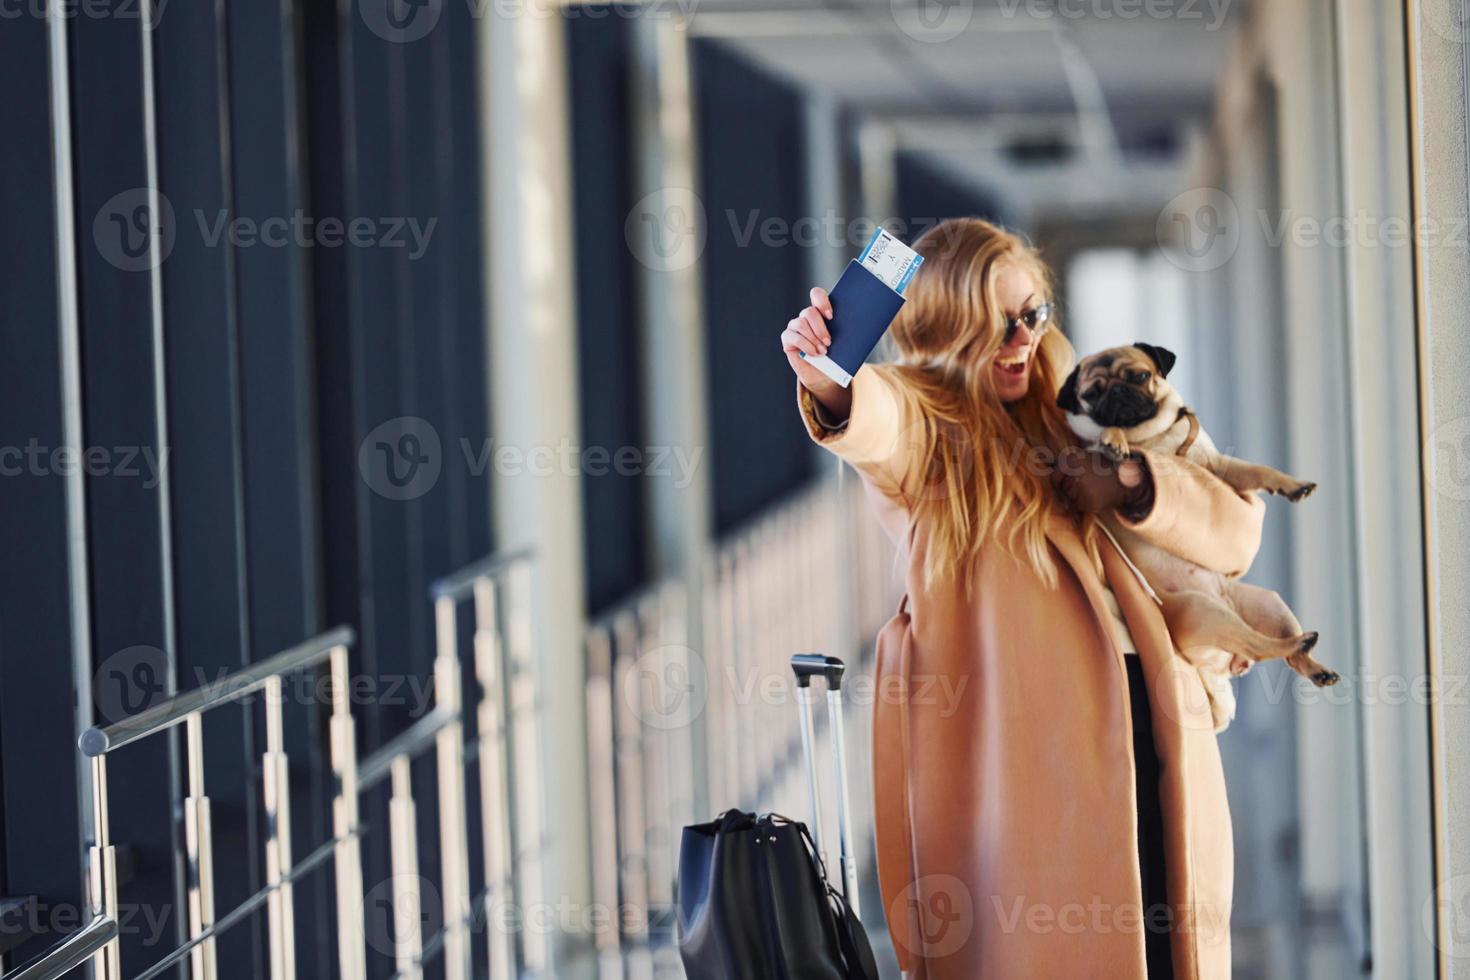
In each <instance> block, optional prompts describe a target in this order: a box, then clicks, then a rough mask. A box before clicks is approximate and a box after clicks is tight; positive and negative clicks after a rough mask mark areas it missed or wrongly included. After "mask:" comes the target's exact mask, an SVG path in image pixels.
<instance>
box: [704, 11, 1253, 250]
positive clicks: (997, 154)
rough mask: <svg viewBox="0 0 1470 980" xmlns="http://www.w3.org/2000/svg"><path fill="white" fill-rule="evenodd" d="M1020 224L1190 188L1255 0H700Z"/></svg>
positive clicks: (718, 29) (733, 35) (774, 68)
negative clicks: (1194, 161) (1187, 178)
mask: <svg viewBox="0 0 1470 980" xmlns="http://www.w3.org/2000/svg"><path fill="white" fill-rule="evenodd" d="M684 2H685V3H686V4H693V6H692V7H691V8H688V9H692V11H693V13H692V16H691V17H690V25H691V29H692V31H693V32H694V33H695V34H696V35H697V36H702V37H712V38H718V39H720V40H721V42H722V43H725V44H728V45H730V46H732V47H734V48H735V49H736V50H738V51H739V52H741V53H742V54H743V55H744V56H745V57H747V58H748V59H750V60H751V61H753V62H755V63H756V64H758V65H761V66H762V67H763V68H765V69H766V70H768V71H770V72H771V73H772V74H774V75H776V76H778V77H780V78H782V79H783V80H785V81H787V82H788V83H790V84H792V85H794V86H796V87H797V88H799V89H801V90H803V91H810V92H815V93H822V94H824V95H826V96H828V97H830V98H832V99H834V100H836V101H838V102H840V103H841V104H842V105H844V106H846V107H848V108H850V109H852V110H854V112H855V114H856V117H857V118H858V119H859V120H860V121H861V122H862V123H863V124H865V125H869V126H879V127H886V128H887V129H888V130H890V131H891V138H892V139H893V140H894V142H895V143H896V145H897V146H898V148H899V149H900V150H903V151H906V152H912V153H917V154H921V155H923V156H925V157H927V158H928V159H929V162H931V163H932V164H933V165H934V166H937V167H939V168H942V169H943V170H945V171H947V172H948V173H950V174H951V175H952V176H954V177H955V178H957V179H960V180H963V181H967V182H969V183H970V184H972V185H973V186H975V187H976V189H977V190H979V191H982V192H984V193H986V194H988V195H990V196H992V197H996V198H999V199H1001V200H1003V201H1005V202H1007V209H1008V214H1009V216H1010V217H1011V220H1013V221H1017V222H1018V223H1033V222H1037V221H1047V220H1066V219H1068V218H1069V217H1076V218H1086V219H1089V220H1095V219H1097V218H1100V217H1101V218H1106V217H1109V216H1116V217H1130V218H1131V217H1137V216H1138V215H1139V214H1142V213H1144V212H1148V211H1150V210H1152V211H1153V212H1155V213H1156V212H1157V210H1158V209H1159V208H1160V207H1161V206H1162V205H1163V204H1164V203H1165V202H1167V200H1168V199H1169V198H1170V197H1172V196H1173V194H1174V193H1176V192H1177V190H1178V189H1182V183H1183V180H1184V168H1185V167H1186V155H1187V152H1186V151H1187V147H1188V146H1189V144H1190V136H1191V134H1192V133H1197V132H1199V131H1200V130H1201V129H1202V128H1203V127H1204V126H1205V124H1206V123H1207V121H1208V118H1209V114H1210V112H1211V109H1212V107H1213V105H1214V99H1215V94H1214V92H1215V81H1216V79H1217V78H1218V77H1219V75H1220V72H1221V70H1222V68H1223V67H1224V64H1225V59H1226V56H1227V52H1228V49H1229V45H1230V41H1231V38H1232V36H1233V35H1234V33H1235V31H1236V30H1237V29H1238V28H1239V25H1240V22H1241V20H1242V18H1243V16H1244V9H1245V5H1244V3H1243V2H1242V0H775V2H772V0H684Z"/></svg>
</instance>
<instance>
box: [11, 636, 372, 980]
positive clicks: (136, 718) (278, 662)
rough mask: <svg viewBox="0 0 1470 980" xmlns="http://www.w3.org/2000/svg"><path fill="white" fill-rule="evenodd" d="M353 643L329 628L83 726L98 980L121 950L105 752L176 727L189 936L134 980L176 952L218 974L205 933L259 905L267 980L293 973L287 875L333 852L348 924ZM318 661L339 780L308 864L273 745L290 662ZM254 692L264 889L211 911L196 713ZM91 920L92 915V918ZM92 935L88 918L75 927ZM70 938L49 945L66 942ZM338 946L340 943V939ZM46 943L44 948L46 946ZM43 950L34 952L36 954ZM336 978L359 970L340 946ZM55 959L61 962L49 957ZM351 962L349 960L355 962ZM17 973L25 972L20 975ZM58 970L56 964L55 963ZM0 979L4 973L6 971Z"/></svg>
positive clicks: (115, 975)
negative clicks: (181, 761)
mask: <svg viewBox="0 0 1470 980" xmlns="http://www.w3.org/2000/svg"><path fill="white" fill-rule="evenodd" d="M353 641H354V634H353V632H352V630H351V629H349V628H348V627H345V626H341V627H338V628H336V629H334V630H331V631H329V632H327V633H323V634H322V635H321V636H318V637H315V638H313V639H311V640H308V641H306V642H305V643H302V644H299V645H297V646H294V647H292V648H290V649H289V650H285V651H283V652H281V653H278V654H276V655H275V656H273V657H270V658H268V659H266V660H263V661H261V662H260V663H258V664H252V665H251V666H249V667H246V668H244V669H242V670H239V671H236V672H235V673H233V674H230V675H229V676H227V677H225V678H223V679H222V680H220V681H218V682H216V683H211V684H205V685H203V686H201V687H198V688H195V689H194V690H191V691H186V692H183V693H181V694H177V695H175V696H173V697H171V698H169V699H167V700H166V701H163V702H162V703H160V704H157V705H155V706H153V707H152V708H149V709H148V710H146V711H143V712H140V713H139V714H136V715H133V716H131V717H129V718H125V719H123V720H122V721H119V722H117V723H116V724H113V725H108V726H106V727H103V728H89V729H88V730H87V731H85V732H83V733H82V736H81V738H80V739H79V740H78V743H79V746H80V748H81V750H82V753H83V755H85V756H87V757H88V758H89V759H91V767H90V768H91V779H92V808H93V813H92V832H93V840H92V845H91V849H90V851H89V852H88V860H87V870H88V900H89V903H90V905H91V906H92V908H93V912H94V915H95V916H97V919H98V920H100V921H102V922H105V923H111V924H112V930H111V935H110V937H109V938H107V939H106V940H105V941H104V942H102V943H101V944H100V945H99V946H98V947H97V948H96V949H95V951H94V952H93V954H92V955H93V965H94V975H95V976H96V977H98V978H101V980H122V975H123V974H122V962H121V950H120V945H119V942H118V938H117V929H116V923H117V917H118V896H117V852H116V848H115V846H114V845H113V843H112V840H111V834H110V830H109V824H108V790H107V757H108V755H109V754H110V753H112V752H115V751H116V750H118V749H120V748H122V747H123V746H125V745H130V744H132V743H133V742H137V741H139V740H141V739H144V738H148V737H150V736H154V735H158V734H161V733H163V732H166V731H168V730H170V729H172V728H174V727H175V726H177V725H183V726H184V732H185V746H186V748H185V763H186V764H185V771H186V774H187V783H188V796H187V797H185V799H184V801H183V813H184V849H185V854H184V859H185V887H186V890H187V896H186V897H187V905H188V915H189V940H188V942H186V943H184V944H183V945H182V946H180V947H178V948H177V949H175V950H174V951H173V952H171V953H169V954H167V955H166V956H164V957H163V958H162V959H161V960H159V961H158V962H157V963H155V964H153V965H152V966H151V967H149V968H148V969H147V970H146V971H144V972H142V973H139V974H136V977H137V978H141V980H146V978H149V977H153V976H157V975H159V974H161V973H163V972H164V971H166V970H168V969H170V968H171V967H174V966H175V965H177V964H178V963H179V962H181V961H182V960H183V959H185V958H186V957H187V958H188V959H190V961H191V973H192V975H193V977H195V978H196V980H214V978H215V977H216V976H217V975H218V968H217V964H216V962H215V942H214V940H215V937H216V936H217V935H219V933H221V932H223V931H224V930H225V929H227V928H229V927H230V926H232V925H235V924H236V923H238V922H240V921H242V920H243V919H244V918H245V917H246V916H247V915H248V914H249V913H250V912H252V911H254V910H255V909H256V908H258V907H259V906H260V905H261V904H262V903H264V904H267V905H268V906H269V916H268V919H269V936H270V958H271V976H272V978H273V980H292V978H294V976H295V941H294V936H293V930H292V923H293V921H294V920H293V907H292V882H293V881H295V879H296V877H298V876H299V874H302V873H305V871H307V870H310V869H312V868H314V867H316V866H317V865H319V864H321V863H323V862H324V861H325V860H326V859H327V858H328V857H331V858H333V859H334V865H335V867H336V871H337V895H338V920H339V926H340V927H341V928H343V929H347V928H349V923H350V921H351V919H352V914H351V913H352V906H353V900H352V899H351V897H350V896H353V895H361V866H360V860H359V856H358V849H357V848H358V845H357V820H356V811H355V808H349V807H347V806H345V800H344V797H346V796H348V795H349V791H350V787H351V786H352V785H353V783H354V775H353V774H354V772H355V767H356V739H355V738H354V737H353V731H352V716H351V713H350V711H349V708H348V702H347V697H348V694H347V692H348V689H349V685H348V672H347V651H348V649H349V648H350V647H351V645H352V643H353ZM323 663H325V664H328V665H329V667H330V671H331V676H332V685H331V702H332V721H331V725H332V743H331V758H332V769H333V771H334V773H336V775H337V785H338V787H339V790H338V794H337V799H336V800H335V801H334V806H333V811H334V813H335V814H337V817H336V819H334V823H333V840H332V841H330V842H329V843H328V845H327V848H326V849H323V850H322V851H320V852H319V853H317V854H314V855H312V858H311V860H310V863H309V864H308V863H306V862H303V864H302V866H301V867H300V868H293V867H292V853H291V805H290V799H291V797H290V783H289V781H288V778H287V772H288V763H289V760H288V758H287V756H286V752H285V747H284V744H283V738H282V731H283V722H282V709H283V705H284V697H283V693H282V684H281V681H282V678H283V677H285V676H286V675H288V674H291V673H294V672H296V671H299V670H306V669H309V668H313V667H317V666H319V665H321V664H323ZM257 691H263V692H264V695H265V696H264V699H263V700H264V704H265V718H266V726H265V727H266V747H265V753H264V755H263V757H262V760H261V761H262V770H263V780H264V784H265V785H264V792H263V797H264V801H265V812H266V826H267V831H266V832H267V834H268V837H267V840H266V849H265V854H266V887H265V888H263V889H261V890H260V891H259V892H257V893H255V894H254V895H252V896H251V897H250V898H249V899H247V900H246V901H245V902H244V903H242V904H241V905H240V906H239V907H237V908H235V909H233V910H231V912H230V913H228V914H227V915H226V916H225V917H224V918H222V919H220V918H217V917H216V914H215V906H214V845H213V836H212V832H211V824H210V809H209V796H208V795H207V793H206V792H205V781H204V778H205V767H204V726H203V718H204V713H205V712H206V711H210V710H212V709H215V708H218V707H221V706H222V705H226V704H230V703H233V702H236V701H239V700H241V699H242V698H244V697H246V696H247V695H250V694H253V693H255V692H257ZM94 924H95V922H94ZM89 934H90V935H95V932H93V930H92V926H91V925H89V926H88V927H87V928H86V929H84V930H82V932H81V933H79V934H78V935H89ZM76 938H77V937H75V936H74V937H72V938H71V939H69V940H67V942H65V943H63V944H61V947H58V949H61V948H64V947H66V946H67V945H68V944H69V943H71V942H73V941H74V940H75V939H76ZM344 945H345V944H344ZM54 952H56V951H53V953H54ZM51 955H52V954H47V955H46V956H45V957H42V960H43V961H44V960H46V959H47V958H49V957H50V956H51ZM343 957H344V963H343V976H352V977H361V975H362V974H361V973H360V972H349V969H348V963H347V954H346V953H345V952H344V954H343ZM57 965H58V966H61V965H62V964H61V963H58V964H57ZM356 965H358V964H354V966H356ZM24 971H34V972H31V973H26V972H24ZM63 972H64V970H63ZM18 975H30V976H34V977H35V978H37V980H46V978H50V977H55V976H60V975H61V974H60V973H55V972H51V971H50V970H48V969H45V968H44V967H43V966H42V965H41V964H40V963H38V964H37V965H35V966H34V967H32V966H28V967H25V968H23V972H22V973H20V974H18ZM6 980H10V978H9V977H7V978H6Z"/></svg>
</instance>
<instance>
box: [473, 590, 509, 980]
mask: <svg viewBox="0 0 1470 980" xmlns="http://www.w3.org/2000/svg"><path fill="white" fill-rule="evenodd" d="M474 600H475V644H474V646H475V679H476V681H477V682H478V684H477V686H478V687H479V689H480V691H479V700H478V705H477V707H476V717H475V720H476V727H477V729H478V731H479V746H480V833H481V836H482V838H483V841H484V848H485V941H486V944H487V946H488V947H489V949H488V953H489V957H490V964H489V966H490V976H492V977H514V976H515V975H516V967H515V943H514V942H513V941H512V938H511V935H510V933H509V932H508V931H507V929H506V927H505V925H504V922H502V923H501V924H500V925H497V923H496V921H495V920H494V918H492V916H494V914H495V910H496V909H498V908H499V907H500V906H502V905H505V904H508V903H509V902H510V900H511V898H512V890H511V888H510V883H511V849H510V810H509V807H508V802H507V801H508V800H509V798H510V788H509V781H508V779H507V777H506V768H507V760H506V741H505V740H506V731H505V718H504V709H503V707H502V703H503V702H502V698H503V697H504V691H503V689H502V685H501V678H502V673H503V671H502V651H501V645H500V634H499V633H498V632H497V618H498V617H497V609H496V602H495V582H494V580H493V579H490V578H481V579H479V580H477V581H476V582H475V586H474Z"/></svg>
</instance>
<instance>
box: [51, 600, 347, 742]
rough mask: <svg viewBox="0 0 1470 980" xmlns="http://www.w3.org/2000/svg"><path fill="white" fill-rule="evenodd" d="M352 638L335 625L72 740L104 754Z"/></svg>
mask: <svg viewBox="0 0 1470 980" xmlns="http://www.w3.org/2000/svg"><path fill="white" fill-rule="evenodd" d="M355 638H356V634H355V633H354V632H353V630H352V627H350V626H338V627H337V628H336V629H333V630H328V631H327V632H326V633H323V634H321V635H320V636H315V637H312V638H311V639H309V640H307V641H305V642H303V643H299V644H297V645H296V646H294V647H291V648H290V649H287V650H283V651H282V652H280V653H278V654H276V655H275V656H273V657H270V658H269V659H266V660H262V661H260V662H258V663H253V664H250V665H249V666H247V667H244V668H241V669H240V670H237V671H235V672H234V673H233V674H230V675H229V676H228V677H225V678H223V679H222V680H219V681H216V682H212V683H207V684H204V685H201V686H200V687H197V688H194V689H193V690H191V691H184V692H182V693H180V694H176V695H174V696H173V697H171V698H169V699H168V700H167V701H164V702H162V703H161V704H156V705H154V706H153V707H151V708H149V709H147V710H146V711H140V712H139V713H138V714H136V715H133V716H132V717H130V718H124V719H123V720H122V721H119V722H117V723H116V724H112V725H108V726H107V727H105V728H96V727H93V728H89V729H87V730H86V731H85V732H83V733H82V736H81V738H80V739H78V740H77V744H78V745H79V746H80V747H81V750H82V754H83V755H86V756H89V757H91V758H97V757H98V756H103V755H106V754H107V753H109V752H111V751H113V750H114V749H119V748H122V747H123V746H124V745H128V744H130V743H132V742H136V741H138V740H139V739H141V738H147V737H148V736H150V735H155V734H157V733H158V732H161V731H163V730H164V729H166V728H171V727H173V726H174V725H177V724H179V723H180V722H182V721H183V720H184V719H186V718H188V717H189V716H190V715H192V714H195V713H196V712H201V711H207V710H209V709H210V708H214V707H218V706H219V705H221V704H225V703H226V702H229V701H234V700H237V699H239V698H242V697H244V696H245V695H247V694H249V693H251V692H252V691H255V690H257V689H258V688H260V687H262V686H264V685H265V683H266V681H268V680H270V679H271V678H272V677H277V676H280V675H282V674H288V673H291V672H292V671H295V670H300V669H302V668H305V667H312V666H315V665H316V664H319V663H322V662H323V661H325V660H326V659H327V657H328V655H329V654H330V653H331V652H332V650H333V648H335V647H344V646H351V645H352V644H353V643H354V642H355Z"/></svg>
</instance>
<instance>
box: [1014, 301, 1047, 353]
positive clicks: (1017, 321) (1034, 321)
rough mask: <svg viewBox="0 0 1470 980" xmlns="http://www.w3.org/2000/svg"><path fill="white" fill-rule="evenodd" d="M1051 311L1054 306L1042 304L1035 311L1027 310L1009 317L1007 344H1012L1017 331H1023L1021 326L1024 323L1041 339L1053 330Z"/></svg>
mask: <svg viewBox="0 0 1470 980" xmlns="http://www.w3.org/2000/svg"><path fill="white" fill-rule="evenodd" d="M1051 311H1052V305H1051V304H1050V303H1042V304H1041V305H1040V306H1037V307H1036V308H1034V309H1030V310H1025V311H1023V312H1022V313H1020V314H1018V315H1016V316H1013V317H1008V318H1007V319H1006V336H1005V343H1007V344H1009V343H1010V342H1011V338H1012V337H1014V336H1015V335H1016V331H1017V330H1020V329H1021V324H1023V323H1024V324H1025V325H1026V329H1027V330H1029V331H1031V333H1033V334H1035V335H1036V337H1037V338H1038V339H1039V338H1040V337H1041V335H1042V334H1044V333H1046V332H1047V330H1049V329H1051Z"/></svg>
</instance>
